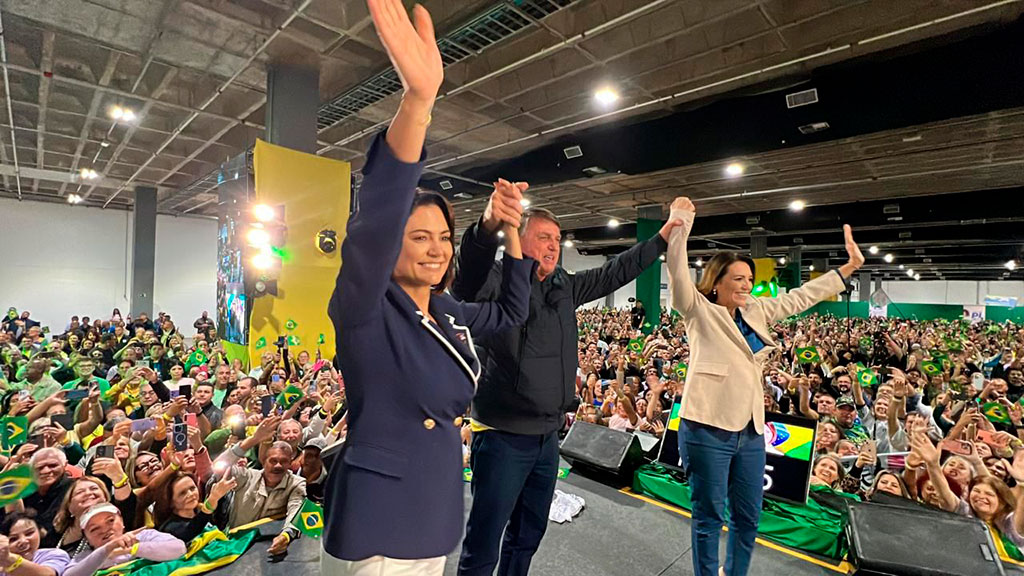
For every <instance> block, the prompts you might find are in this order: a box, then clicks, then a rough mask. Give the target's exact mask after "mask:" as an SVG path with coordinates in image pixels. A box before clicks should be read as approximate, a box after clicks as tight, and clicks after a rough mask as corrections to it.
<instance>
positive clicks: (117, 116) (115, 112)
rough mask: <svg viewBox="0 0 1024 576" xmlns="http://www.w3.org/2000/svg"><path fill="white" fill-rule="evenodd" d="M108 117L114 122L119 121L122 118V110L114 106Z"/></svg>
mask: <svg viewBox="0 0 1024 576" xmlns="http://www.w3.org/2000/svg"><path fill="white" fill-rule="evenodd" d="M110 117H111V118H113V119H114V120H120V119H121V118H123V117H124V108H121V107H120V106H114V107H113V108H111V109H110Z"/></svg>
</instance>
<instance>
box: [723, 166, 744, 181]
mask: <svg viewBox="0 0 1024 576" xmlns="http://www.w3.org/2000/svg"><path fill="white" fill-rule="evenodd" d="M743 170H744V168H743V164H737V163H735V162H734V163H732V164H729V165H728V166H726V167H725V175H726V176H728V177H730V178H735V177H737V176H740V175H742V174H743Z"/></svg>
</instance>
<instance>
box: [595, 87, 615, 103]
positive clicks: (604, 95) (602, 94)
mask: <svg viewBox="0 0 1024 576" xmlns="http://www.w3.org/2000/svg"><path fill="white" fill-rule="evenodd" d="M618 99H619V94H618V92H616V91H615V90H612V89H611V88H601V89H599V90H598V91H596V92H594V100H597V103H598V104H600V105H602V106H611V105H612V104H614V103H615V102H617V101H618Z"/></svg>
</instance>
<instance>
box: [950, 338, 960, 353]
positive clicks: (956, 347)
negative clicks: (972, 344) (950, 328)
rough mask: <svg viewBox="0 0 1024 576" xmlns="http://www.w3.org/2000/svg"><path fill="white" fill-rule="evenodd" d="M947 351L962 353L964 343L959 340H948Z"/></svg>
mask: <svg viewBox="0 0 1024 576" xmlns="http://www.w3.org/2000/svg"><path fill="white" fill-rule="evenodd" d="M946 349H947V350H949V351H951V352H961V351H963V349H964V343H963V342H961V341H960V339H959V338H947V339H946Z"/></svg>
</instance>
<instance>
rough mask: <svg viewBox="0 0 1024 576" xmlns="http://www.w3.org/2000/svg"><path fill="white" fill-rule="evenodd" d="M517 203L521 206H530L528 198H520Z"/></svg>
mask: <svg viewBox="0 0 1024 576" xmlns="http://www.w3.org/2000/svg"><path fill="white" fill-rule="evenodd" d="M519 204H521V205H522V207H523V208H529V207H530V199H529V198H523V199H522V200H520V201H519Z"/></svg>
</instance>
